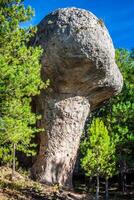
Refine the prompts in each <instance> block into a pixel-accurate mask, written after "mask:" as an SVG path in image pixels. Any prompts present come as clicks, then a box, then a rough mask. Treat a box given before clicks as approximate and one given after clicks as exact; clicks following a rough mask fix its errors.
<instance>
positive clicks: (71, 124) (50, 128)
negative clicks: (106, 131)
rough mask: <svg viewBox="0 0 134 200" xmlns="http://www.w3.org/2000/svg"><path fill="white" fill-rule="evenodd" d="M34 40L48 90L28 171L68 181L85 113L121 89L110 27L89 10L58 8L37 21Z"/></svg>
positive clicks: (49, 180) (41, 105)
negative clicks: (33, 159) (37, 147)
mask: <svg viewBox="0 0 134 200" xmlns="http://www.w3.org/2000/svg"><path fill="white" fill-rule="evenodd" d="M34 44H35V45H41V46H42V48H43V49H44V53H43V56H42V60H41V61H42V79H43V80H47V79H48V78H49V79H50V87H49V89H48V90H45V91H42V93H41V95H40V96H39V97H38V98H36V110H37V112H38V113H40V114H42V116H43V118H42V120H41V121H40V123H39V126H40V127H44V128H45V131H44V132H43V133H41V134H40V151H39V155H38V157H37V161H36V162H35V164H34V166H33V169H32V172H33V174H34V176H35V177H37V178H38V179H39V180H40V181H41V182H45V183H50V184H53V183H58V184H60V185H63V186H71V179H72V172H73V168H74V164H75V159H76V155H77V150H78V147H79V141H80V137H81V134H82V131H83V128H84V124H85V120H86V118H87V116H88V114H89V112H90V111H91V110H93V109H95V108H96V107H97V106H98V105H99V104H101V103H102V102H103V101H105V100H106V99H109V98H110V97H111V96H113V95H116V94H117V93H118V92H120V91H121V88H122V76H121V74H120V72H119V69H118V67H117V65H116V63H115V51H114V47H113V44H112V40H111V38H110V36H109V34H108V31H107V29H106V27H105V25H104V24H103V22H102V21H101V20H99V19H98V18H97V17H96V16H94V15H93V14H92V13H90V12H88V11H86V10H82V9H77V8H65V9H59V10H56V11H55V12H53V13H51V14H49V15H48V16H46V17H45V18H44V19H43V20H42V21H41V23H40V24H39V25H38V33H37V35H36V38H35V41H34Z"/></svg>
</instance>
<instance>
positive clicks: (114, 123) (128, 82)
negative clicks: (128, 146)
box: [99, 49, 134, 142]
mask: <svg viewBox="0 0 134 200" xmlns="http://www.w3.org/2000/svg"><path fill="white" fill-rule="evenodd" d="M131 55H132V52H129V51H127V50H125V49H118V50H116V63H117V65H118V67H119V69H120V70H121V73H122V75H123V80H124V86H123V89H122V91H121V93H120V94H119V95H118V96H116V97H114V98H111V100H110V102H109V103H108V104H107V105H106V106H104V107H103V108H102V109H101V110H100V112H99V116H101V117H103V119H104V121H105V123H106V125H107V127H108V129H109V132H110V133H111V134H112V135H115V136H116V137H118V139H119V141H120V142H121V140H122V141H124V142H125V141H127V140H132V139H133V138H134V132H133V131H134V128H133V119H134V112H133V110H134V58H133V57H132V56H131Z"/></svg>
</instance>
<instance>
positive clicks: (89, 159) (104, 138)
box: [81, 118, 115, 177]
mask: <svg viewBox="0 0 134 200" xmlns="http://www.w3.org/2000/svg"><path fill="white" fill-rule="evenodd" d="M87 134H88V137H87V138H85V139H84V141H83V142H82V143H81V152H82V154H83V158H82V159H81V164H82V167H83V169H84V170H85V172H86V175H87V176H100V175H102V176H107V177H110V176H112V175H113V172H114V171H115V143H114V142H113V141H112V139H111V138H110V136H109V134H108V130H107V128H106V126H105V125H104V123H103V121H102V120H101V119H100V118H96V119H95V118H94V119H93V121H92V123H91V125H89V127H88V130H87Z"/></svg>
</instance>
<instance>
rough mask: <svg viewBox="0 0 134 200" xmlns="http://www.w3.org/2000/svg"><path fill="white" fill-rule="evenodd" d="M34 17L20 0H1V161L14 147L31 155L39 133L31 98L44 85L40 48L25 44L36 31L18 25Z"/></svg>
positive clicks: (31, 11) (30, 10)
mask: <svg viewBox="0 0 134 200" xmlns="http://www.w3.org/2000/svg"><path fill="white" fill-rule="evenodd" d="M33 14H34V12H33V10H32V8H31V7H27V8H25V7H24V4H23V1H22V0H0V69H1V70H0V146H1V149H0V157H1V158H3V155H7V156H6V159H5V158H4V161H5V160H8V158H7V157H8V156H9V155H10V154H9V152H12V146H13V144H16V148H17V149H18V150H20V151H23V152H25V153H27V154H32V153H34V152H33V151H32V150H31V148H32V147H33V146H34V144H31V142H30V141H31V138H32V137H34V134H35V133H36V132H38V131H39V130H37V129H36V127H35V124H36V121H37V120H38V119H39V116H36V115H35V114H34V113H32V111H31V97H32V96H35V95H37V94H39V92H40V90H41V89H42V88H44V87H45V86H46V85H47V83H46V84H44V83H43V82H42V80H41V78H40V70H41V65H40V62H39V61H40V56H41V54H42V49H41V48H40V47H31V46H28V45H27V44H28V42H29V41H30V38H31V37H32V36H33V35H34V33H35V32H36V29H35V28H34V27H29V28H27V29H24V28H21V26H20V24H21V23H22V22H25V21H27V20H30V19H31V18H32V16H33ZM6 151H7V154H6ZM8 154H9V155H8Z"/></svg>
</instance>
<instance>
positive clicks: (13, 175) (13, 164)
mask: <svg viewBox="0 0 134 200" xmlns="http://www.w3.org/2000/svg"><path fill="white" fill-rule="evenodd" d="M15 153H16V145H15V143H14V144H13V160H12V161H13V163H12V179H14V177H15V166H16V163H15V157H16V155H15Z"/></svg>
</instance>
